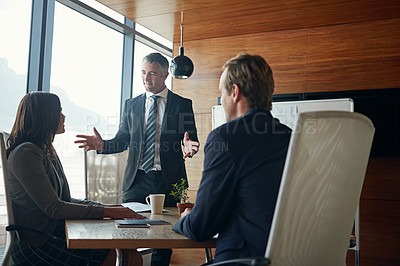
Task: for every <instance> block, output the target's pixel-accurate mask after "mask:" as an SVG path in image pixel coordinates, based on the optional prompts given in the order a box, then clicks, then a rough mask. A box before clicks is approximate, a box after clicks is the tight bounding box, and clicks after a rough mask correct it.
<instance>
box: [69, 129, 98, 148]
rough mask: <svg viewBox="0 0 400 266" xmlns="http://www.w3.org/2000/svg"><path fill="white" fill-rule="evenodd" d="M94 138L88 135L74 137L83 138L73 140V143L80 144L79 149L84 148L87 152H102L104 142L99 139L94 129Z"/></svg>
mask: <svg viewBox="0 0 400 266" xmlns="http://www.w3.org/2000/svg"><path fill="white" fill-rule="evenodd" d="M93 132H94V136H88V135H76V137H77V138H83V139H80V140H75V143H78V144H81V145H79V148H84V149H85V150H87V151H90V150H96V151H102V150H103V148H104V142H103V139H102V138H101V136H100V134H99V132H97V130H96V128H95V127H94V128H93Z"/></svg>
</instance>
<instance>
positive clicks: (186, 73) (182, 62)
mask: <svg viewBox="0 0 400 266" xmlns="http://www.w3.org/2000/svg"><path fill="white" fill-rule="evenodd" d="M193 70H194V65H193V62H192V60H190V58H189V57H187V56H185V55H184V48H183V11H182V12H181V46H180V47H179V55H178V56H175V57H174V58H173V59H172V61H171V67H170V71H171V74H172V76H173V77H174V78H176V79H187V78H189V77H190V76H191V75H192V73H193Z"/></svg>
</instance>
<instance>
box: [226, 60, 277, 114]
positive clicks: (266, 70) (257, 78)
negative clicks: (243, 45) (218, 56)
mask: <svg viewBox="0 0 400 266" xmlns="http://www.w3.org/2000/svg"><path fill="white" fill-rule="evenodd" d="M222 69H223V70H225V69H226V70H227V71H226V73H227V75H226V80H225V84H224V85H225V89H226V90H227V92H228V93H229V94H231V93H232V86H233V84H236V85H237V86H239V88H240V89H241V91H242V93H243V95H244V96H245V97H246V99H247V100H248V102H249V105H250V107H251V108H258V109H264V110H271V108H272V94H273V92H274V87H275V84H274V77H273V75H272V70H271V67H270V66H269V65H268V63H267V62H266V61H265V60H264V58H262V57H261V56H259V55H249V54H246V53H240V54H238V55H237V56H235V57H233V58H231V59H230V60H228V61H227V62H226V63H225V64H224V65H223V66H222Z"/></svg>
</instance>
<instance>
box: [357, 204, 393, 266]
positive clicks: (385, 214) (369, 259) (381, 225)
mask: <svg viewBox="0 0 400 266" xmlns="http://www.w3.org/2000/svg"><path fill="white" fill-rule="evenodd" d="M399 221H400V201H388V200H370V199H361V201H360V241H361V243H360V265H387V266H391V265H393V266H395V265H396V266H397V265H400V256H399V250H400V227H399Z"/></svg>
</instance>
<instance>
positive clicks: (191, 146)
mask: <svg viewBox="0 0 400 266" xmlns="http://www.w3.org/2000/svg"><path fill="white" fill-rule="evenodd" d="M183 145H184V148H183V151H184V153H185V155H183V159H186V158H187V157H189V158H192V156H193V155H195V154H196V152H198V151H199V146H200V142H197V141H193V140H191V139H189V133H188V132H185V135H184V136H183Z"/></svg>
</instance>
